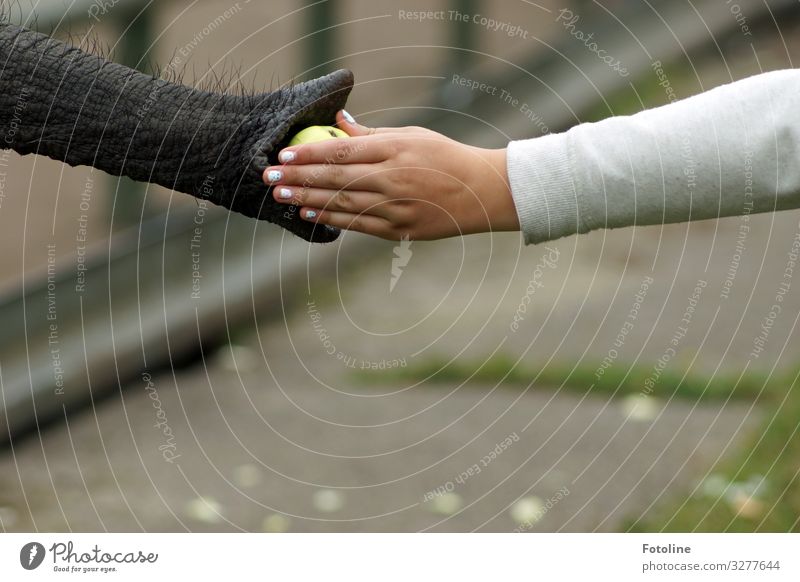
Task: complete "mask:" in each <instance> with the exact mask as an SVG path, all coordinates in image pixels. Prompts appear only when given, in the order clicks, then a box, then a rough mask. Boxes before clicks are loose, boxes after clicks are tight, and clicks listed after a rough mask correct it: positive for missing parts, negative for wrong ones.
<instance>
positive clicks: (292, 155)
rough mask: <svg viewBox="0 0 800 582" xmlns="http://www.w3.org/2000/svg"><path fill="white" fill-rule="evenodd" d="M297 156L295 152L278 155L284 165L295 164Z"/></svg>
mask: <svg viewBox="0 0 800 582" xmlns="http://www.w3.org/2000/svg"><path fill="white" fill-rule="evenodd" d="M296 157H297V156H296V155H295V153H294V152H281V153H279V154H278V161H279V162H281V163H284V164H288V163H289V162H293V161H294V159H295V158H296Z"/></svg>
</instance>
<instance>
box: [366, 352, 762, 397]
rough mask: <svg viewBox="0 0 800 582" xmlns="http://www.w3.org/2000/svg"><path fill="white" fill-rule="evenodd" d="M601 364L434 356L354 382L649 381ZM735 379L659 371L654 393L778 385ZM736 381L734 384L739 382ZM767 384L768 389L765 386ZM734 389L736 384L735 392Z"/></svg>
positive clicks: (616, 384)
mask: <svg viewBox="0 0 800 582" xmlns="http://www.w3.org/2000/svg"><path fill="white" fill-rule="evenodd" d="M599 367H600V362H581V363H580V364H578V365H573V364H565V363H556V364H552V365H550V366H547V367H544V368H534V367H530V366H526V365H524V364H518V365H516V366H515V365H514V359H512V358H511V357H509V356H506V355H496V356H493V357H491V358H488V359H486V360H484V361H482V362H467V361H464V360H456V361H454V362H451V363H450V364H448V363H447V360H446V359H445V358H440V357H433V358H430V359H428V360H423V361H420V362H418V363H416V364H413V365H411V366H408V367H406V368H394V369H391V370H382V371H378V372H376V371H368V370H364V371H361V370H359V371H357V372H355V373H354V379H355V380H356V381H358V382H359V383H362V384H374V383H376V382H377V383H381V384H384V383H392V384H397V383H403V384H405V385H408V384H410V383H416V382H421V381H425V383H426V384H461V383H462V382H466V383H472V384H482V385H486V384H491V385H494V384H502V386H504V387H515V388H517V389H519V388H525V387H527V386H529V385H531V383H533V382H534V381H535V383H536V384H537V385H539V386H551V387H556V388H557V387H560V386H564V387H565V388H570V389H575V390H578V391H586V390H591V391H592V392H593V393H595V394H598V395H600V394H605V395H612V394H613V395H614V396H627V395H631V394H640V393H642V391H643V387H644V386H645V380H646V379H647V378H653V377H654V376H653V374H654V369H653V367H652V366H640V365H635V366H625V365H623V364H621V363H619V362H617V363H616V364H615V365H612V366H611V367H609V368H606V369H605V371H604V373H603V374H602V375H599V377H598V375H597V374H596V372H597V370H598V368H599ZM738 376H739V375H738V374H737V375H726V374H722V375H715V376H708V375H705V374H697V373H687V374H685V375H684V374H679V373H676V372H671V371H669V370H668V369H667V370H664V371H662V372H661V375H660V376H659V377H658V381H657V382H656V384H655V387H654V389H653V393H654V395H657V396H659V397H661V398H669V397H670V396H673V395H674V396H675V397H676V398H689V399H691V400H700V401H708V400H725V399H727V398H728V397H730V398H731V399H735V400H753V399H755V398H756V397H758V396H759V394H760V395H761V396H762V397H766V396H770V395H774V391H775V390H777V386H776V384H775V383H774V382H769V383H767V382H766V376H765V375H763V374H761V373H759V372H748V373H746V374H744V375H742V377H741V379H738ZM737 379H738V384H737ZM765 384H766V386H765ZM733 386H736V388H735V389H733Z"/></svg>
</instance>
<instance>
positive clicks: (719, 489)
mask: <svg viewBox="0 0 800 582" xmlns="http://www.w3.org/2000/svg"><path fill="white" fill-rule="evenodd" d="M729 484H730V483H729V481H728V479H726V478H725V477H724V476H722V475H720V474H719V473H713V474H711V475H709V476H708V477H706V478H705V479H703V484H702V485H701V486H700V491H701V492H702V493H703V495H706V496H708V497H715V498H716V497H721V496H722V495H723V494H724V493H725V490H726V489H727V487H728V485H729Z"/></svg>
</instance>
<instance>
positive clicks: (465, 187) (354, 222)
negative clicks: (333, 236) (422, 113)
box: [264, 111, 519, 240]
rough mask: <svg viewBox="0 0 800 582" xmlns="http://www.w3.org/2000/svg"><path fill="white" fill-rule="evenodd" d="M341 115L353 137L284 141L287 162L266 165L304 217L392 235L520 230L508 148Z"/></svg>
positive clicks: (284, 198) (282, 195) (278, 189)
mask: <svg viewBox="0 0 800 582" xmlns="http://www.w3.org/2000/svg"><path fill="white" fill-rule="evenodd" d="M336 118H337V125H338V126H339V128H341V129H343V130H344V131H345V132H347V134H348V135H350V136H351V137H350V139H333V140H328V141H322V142H317V143H309V144H303V145H299V146H293V147H288V148H285V149H283V150H282V151H281V152H280V154H279V155H278V159H279V161H280V162H281V163H283V164H284V165H283V166H273V167H270V168H267V169H266V170H265V171H264V182H265V183H266V184H267V185H270V186H275V188H274V190H273V195H274V197H275V200H276V201H277V202H279V203H282V204H290V205H297V206H300V207H301V208H300V216H301V217H302V218H303V219H304V220H308V221H309V222H316V223H319V224H329V225H331V226H336V227H339V228H343V229H349V230H354V231H358V232H364V233H367V234H371V235H374V236H378V237H381V238H385V239H393V240H399V239H401V238H408V239H410V240H433V239H439V238H446V237H449V236H455V235H464V234H472V233H477V232H486V231H501V230H519V220H518V218H517V212H516V208H515V206H514V201H513V199H512V197H511V190H510V188H509V185H508V177H507V174H506V150H505V149H501V150H488V149H482V148H476V147H472V146H468V145H464V144H461V143H459V142H457V141H454V140H452V139H449V138H447V137H445V136H443V135H441V134H439V133H436V132H434V131H431V130H428V129H424V128H421V127H399V128H377V129H375V128H368V127H365V126H363V125H359V124H357V123H355V121H354V120H352V117H350V116H349V115H347V114H346V113H344V112H342V111H340V112H339V113H338V114H337V117H336ZM348 118H349V119H348Z"/></svg>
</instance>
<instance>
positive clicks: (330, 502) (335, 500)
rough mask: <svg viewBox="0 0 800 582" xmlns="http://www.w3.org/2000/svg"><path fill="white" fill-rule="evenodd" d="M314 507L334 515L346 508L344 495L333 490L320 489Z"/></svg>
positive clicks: (315, 496)
mask: <svg viewBox="0 0 800 582" xmlns="http://www.w3.org/2000/svg"><path fill="white" fill-rule="evenodd" d="M314 507H315V508H317V509H318V510H319V511H322V512H324V513H333V512H335V511H339V510H340V509H341V508H342V507H344V495H342V493H341V492H340V491H335V490H333V489H320V490H319V491H317V492H316V493H314Z"/></svg>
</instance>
